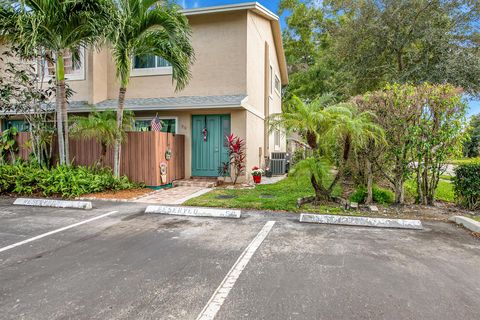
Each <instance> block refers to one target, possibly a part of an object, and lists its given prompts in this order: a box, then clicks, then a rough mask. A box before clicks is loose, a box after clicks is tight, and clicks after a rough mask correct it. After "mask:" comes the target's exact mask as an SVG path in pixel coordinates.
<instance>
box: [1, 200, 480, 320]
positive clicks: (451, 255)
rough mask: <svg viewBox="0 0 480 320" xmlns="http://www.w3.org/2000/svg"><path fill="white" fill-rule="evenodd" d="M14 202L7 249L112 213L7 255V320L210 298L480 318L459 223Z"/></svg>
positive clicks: (161, 313) (324, 314)
mask: <svg viewBox="0 0 480 320" xmlns="http://www.w3.org/2000/svg"><path fill="white" fill-rule="evenodd" d="M12 202H13V200H12V199H0V250H1V248H5V247H7V246H9V245H12V244H15V243H20V242H22V241H25V240H28V239H31V238H32V237H35V236H38V235H42V234H45V233H46V232H50V231H52V230H57V229H58V228H62V227H65V226H69V225H72V224H75V223H78V222H81V221H85V220H87V219H91V218H93V217H98V216H100V215H103V214H107V213H111V214H110V215H108V216H105V217H102V218H100V219H97V220H94V221H91V222H89V223H85V224H82V225H79V226H76V227H72V228H70V229H67V230H64V231H61V232H57V233H54V234H51V235H48V236H45V237H42V238H39V239H37V240H34V241H31V242H28V243H26V244H23V245H19V246H17V247H13V248H11V249H8V250H5V251H1V252H0V284H1V286H0V318H1V319H196V318H197V317H198V316H199V315H201V314H202V310H204V311H205V310H207V312H206V313H205V312H204V313H203V316H204V318H203V319H208V316H209V313H208V310H209V309H208V308H209V306H210V307H211V306H212V305H213V307H214V309H215V308H217V309H218V312H217V313H216V317H215V319H478V317H479V314H480V272H479V271H480V241H479V240H478V239H476V238H473V237H472V236H470V235H469V234H468V233H467V232H466V231H464V230H462V229H460V228H458V227H456V226H454V225H452V224H448V223H424V226H425V230H422V231H413V230H394V229H375V228H357V227H341V226H327V225H311V224H300V223H298V222H297V221H296V219H297V216H295V215H288V214H281V215H280V214H272V213H261V212H246V213H245V214H244V217H242V218H241V219H239V220H229V219H222V220H219V219H210V218H185V217H171V216H162V215H154V214H144V213H143V211H144V209H145V205H144V204H141V203H136V204H129V203H96V204H95V208H94V209H93V210H91V211H81V210H72V209H51V208H32V207H17V206H15V207H14V206H12V205H11V203H12ZM113 211H117V212H115V213H112V212H113ZM269 221H274V222H275V223H274V224H273V222H271V223H270V222H269ZM269 223H270V227H271V228H270V229H268V228H267V229H268V230H267V229H265V228H266V225H267V224H269ZM272 224H273V226H272ZM267 226H268V225H267ZM261 232H263V235H264V236H265V237H264V240H263V242H260V241H256V240H255V239H257V240H258V236H259V233H261ZM252 243H253V244H257V245H258V246H253V247H252ZM246 249H247V250H246ZM249 250H250V251H249ZM246 251H248V252H247V254H245V252H246ZM249 254H250V255H249ZM244 262H246V263H244ZM234 266H240V267H239V268H236V269H235V268H234V270H233V272H232V270H231V269H232V267H234ZM226 278H227V281H224V280H225V279H226ZM222 281H223V282H222ZM219 287H220V288H222V290H223V289H228V290H226V291H224V290H223V291H222V290H220V291H216V290H217V288H219ZM225 292H227V293H228V295H226V296H223V297H224V299H222V296H221V295H222V294H223V293H225ZM212 297H213V298H214V299H212V300H211V298H212ZM218 297H220V299H219V300H215V299H216V298H218ZM212 301H213V302H214V303H213V304H212ZM218 301H220V303H219V304H218V305H216V304H215V303H216V302H218Z"/></svg>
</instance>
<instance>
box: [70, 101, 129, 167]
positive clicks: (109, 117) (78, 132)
mask: <svg viewBox="0 0 480 320" xmlns="http://www.w3.org/2000/svg"><path fill="white" fill-rule="evenodd" d="M132 122H133V113H131V112H126V113H125V116H124V117H123V126H122V127H121V128H122V131H121V132H119V131H118V130H119V129H118V126H117V119H116V113H115V111H113V110H105V111H101V112H99V111H97V110H95V109H92V110H91V112H90V114H89V115H88V116H87V117H82V116H74V117H72V118H71V123H72V126H71V135H72V136H73V137H75V138H93V139H95V140H96V141H97V142H98V143H100V146H101V151H100V159H99V161H98V162H99V164H100V165H101V166H104V165H105V158H106V156H107V148H108V147H109V146H112V145H113V144H114V143H115V141H117V137H119V136H120V137H121V138H122V139H124V138H125V135H126V133H125V130H128V129H130V128H131V126H132Z"/></svg>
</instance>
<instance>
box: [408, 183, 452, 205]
mask: <svg viewBox="0 0 480 320" xmlns="http://www.w3.org/2000/svg"><path fill="white" fill-rule="evenodd" d="M416 189H417V185H416V182H415V180H414V179H410V180H407V181H405V190H406V192H407V193H409V194H410V196H412V197H415V195H416ZM435 199H436V200H440V201H445V202H454V201H455V194H454V191H453V184H452V183H451V182H450V181H445V180H440V181H439V182H438V188H437V192H436V194H435Z"/></svg>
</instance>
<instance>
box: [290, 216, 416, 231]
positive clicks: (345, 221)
mask: <svg viewBox="0 0 480 320" xmlns="http://www.w3.org/2000/svg"><path fill="white" fill-rule="evenodd" d="M300 222H307V223H322V224H338V225H346V226H358V227H377V228H394V229H415V230H422V229H423V226H422V222H421V221H420V220H408V219H385V218H370V217H354V216H338V215H328V214H310V213H302V214H301V215H300Z"/></svg>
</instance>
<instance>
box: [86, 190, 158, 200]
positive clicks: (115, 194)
mask: <svg viewBox="0 0 480 320" xmlns="http://www.w3.org/2000/svg"><path fill="white" fill-rule="evenodd" d="M151 192H154V190H152V189H148V188H137V189H127V190H118V191H114V190H109V191H103V192H97V193H90V194H84V195H82V196H81V198H96V199H122V200H128V199H135V198H138V197H140V196H143V195H146V194H148V193H151Z"/></svg>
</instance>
